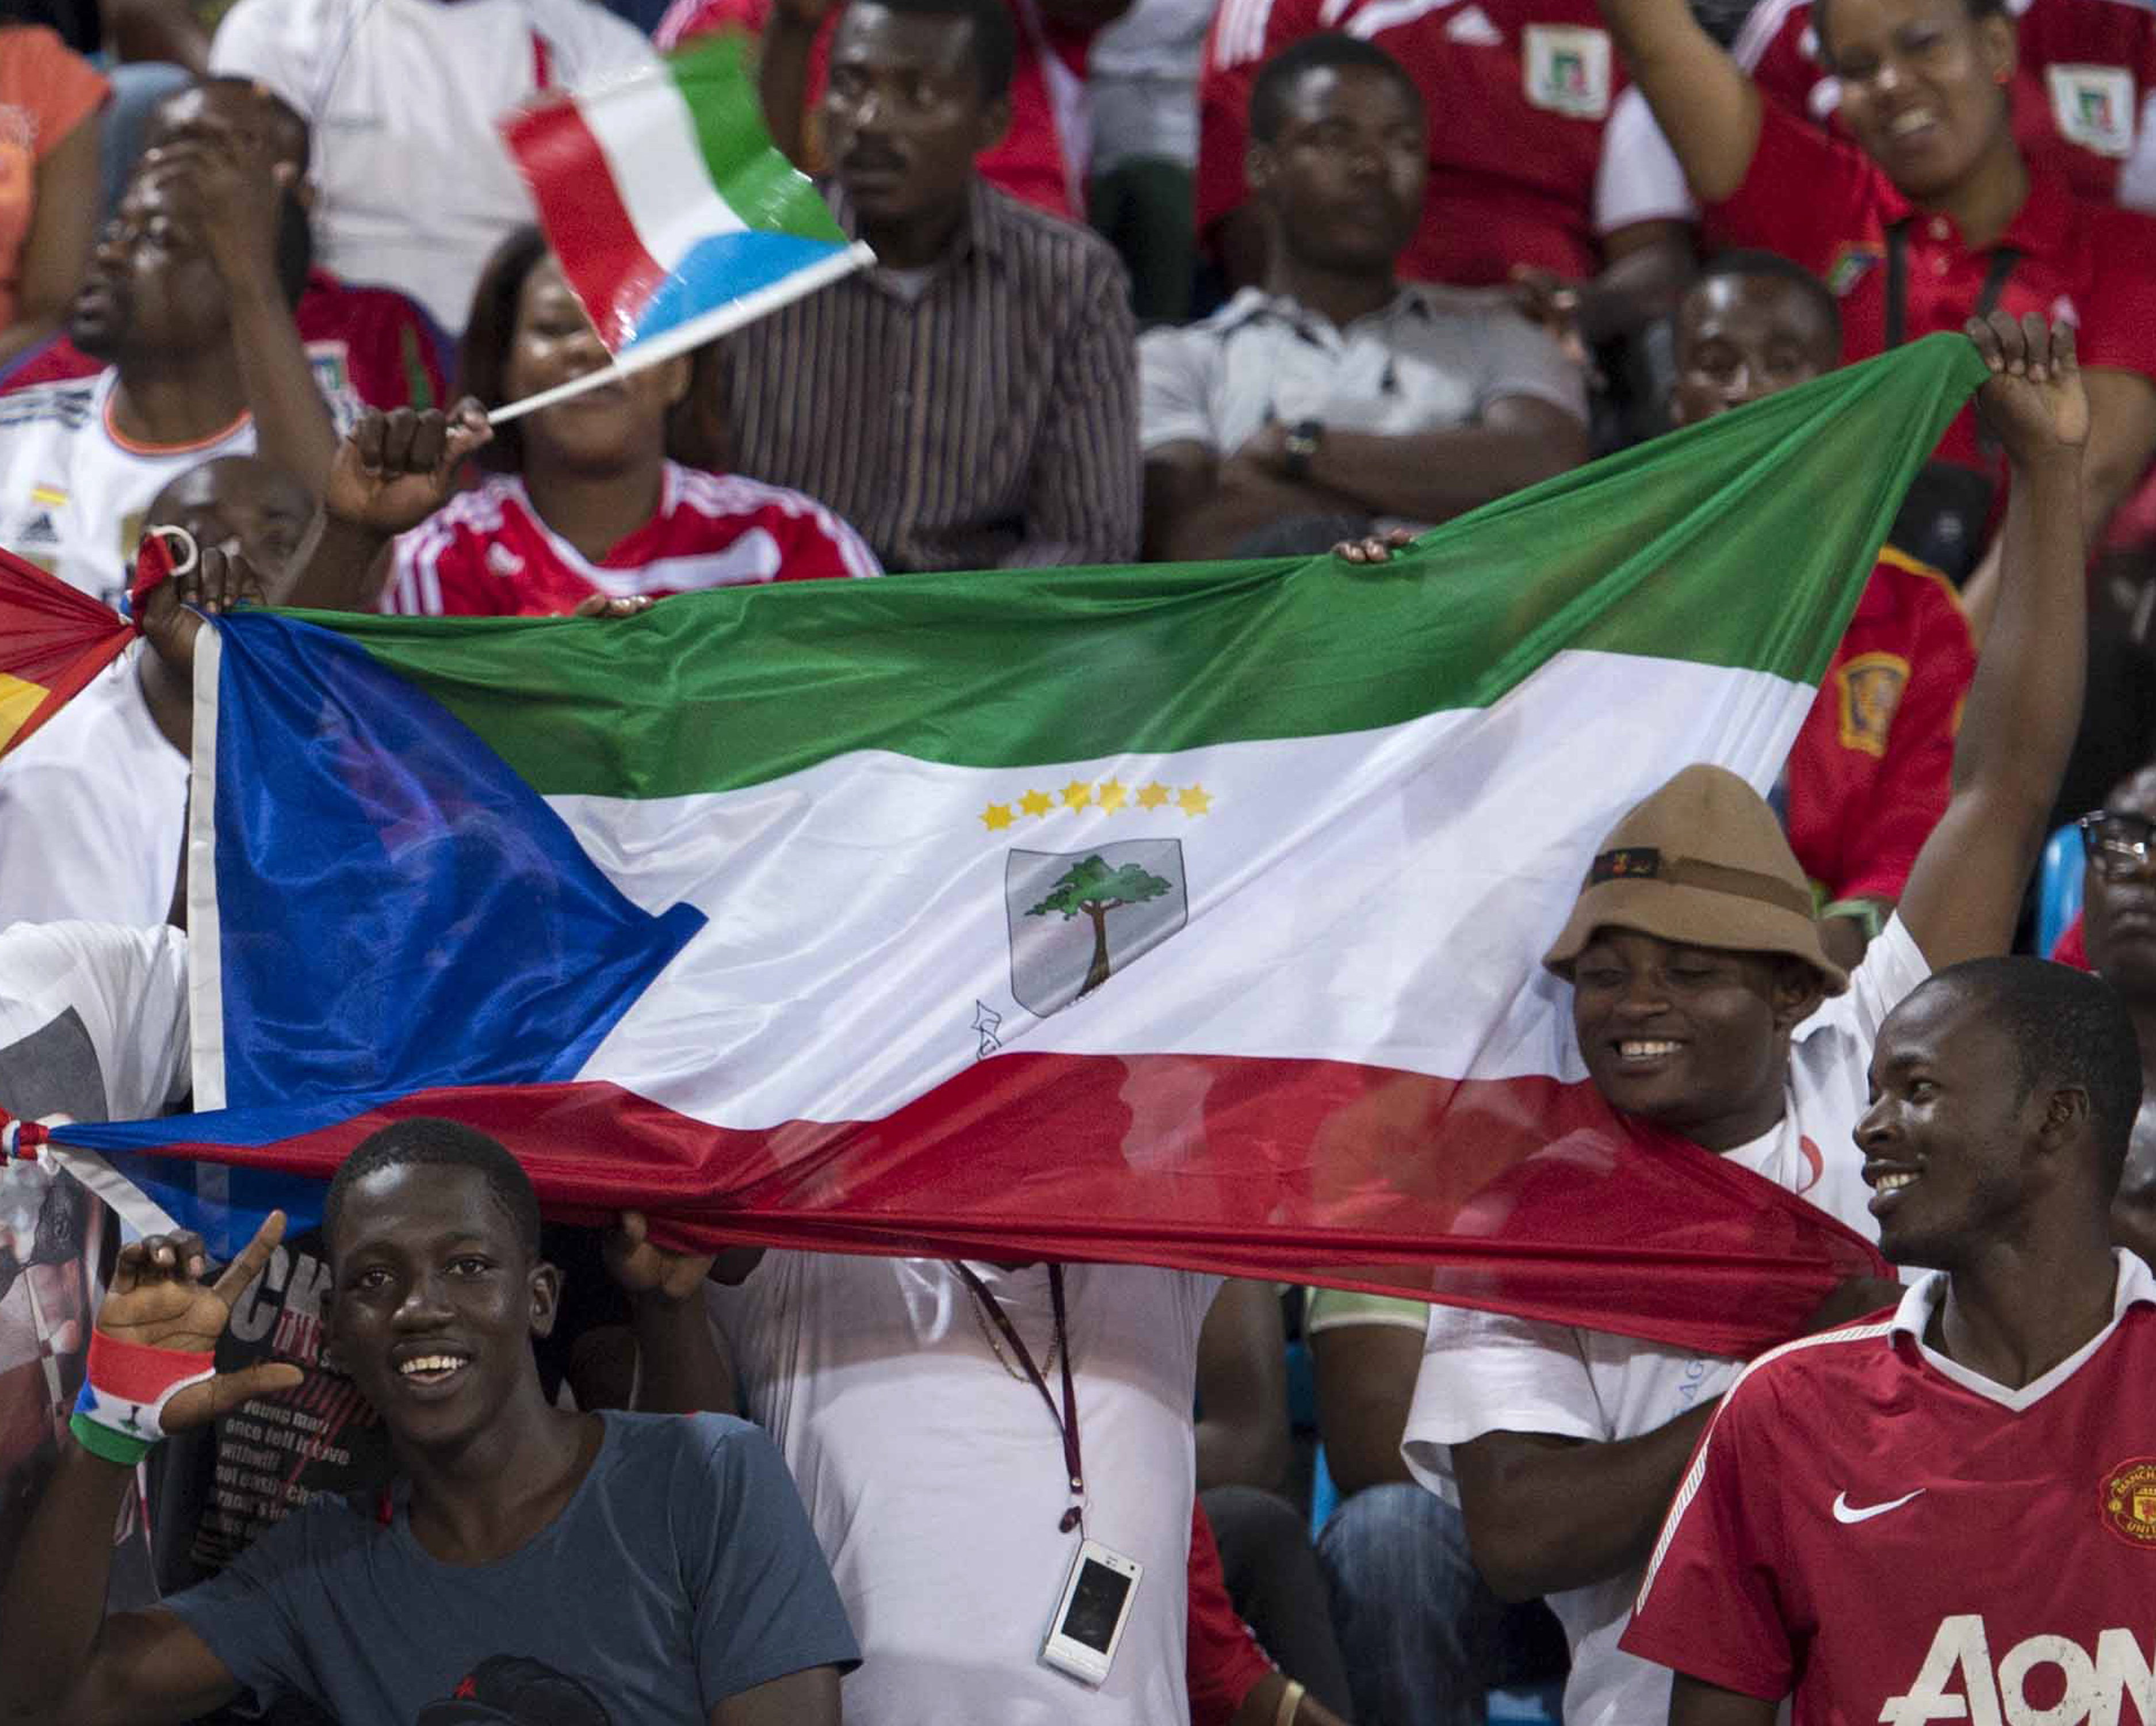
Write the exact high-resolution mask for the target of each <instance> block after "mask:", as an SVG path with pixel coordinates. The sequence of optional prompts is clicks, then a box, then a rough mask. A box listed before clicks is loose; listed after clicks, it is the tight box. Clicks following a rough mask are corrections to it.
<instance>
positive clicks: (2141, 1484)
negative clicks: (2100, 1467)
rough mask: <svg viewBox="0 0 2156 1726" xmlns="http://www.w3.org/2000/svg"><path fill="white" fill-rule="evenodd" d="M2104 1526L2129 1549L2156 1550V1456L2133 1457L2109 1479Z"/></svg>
mask: <svg viewBox="0 0 2156 1726" xmlns="http://www.w3.org/2000/svg"><path fill="white" fill-rule="evenodd" d="M2103 1520H2104V1526H2105V1527H2107V1528H2109V1529H2110V1530H2111V1531H2112V1533H2114V1534H2116V1535H2117V1536H2118V1538H2119V1539H2122V1540H2123V1541H2125V1542H2126V1543H2127V1544H2128V1545H2129V1546H2146V1547H2151V1548H2156V1456H2133V1457H2129V1458H2128V1460H2127V1461H2123V1462H2121V1463H2120V1464H2119V1465H2118V1466H2117V1467H2115V1468H2113V1469H2112V1470H2111V1472H2109V1473H2108V1474H2107V1476H2106V1477H2105V1478H2104V1483H2103Z"/></svg>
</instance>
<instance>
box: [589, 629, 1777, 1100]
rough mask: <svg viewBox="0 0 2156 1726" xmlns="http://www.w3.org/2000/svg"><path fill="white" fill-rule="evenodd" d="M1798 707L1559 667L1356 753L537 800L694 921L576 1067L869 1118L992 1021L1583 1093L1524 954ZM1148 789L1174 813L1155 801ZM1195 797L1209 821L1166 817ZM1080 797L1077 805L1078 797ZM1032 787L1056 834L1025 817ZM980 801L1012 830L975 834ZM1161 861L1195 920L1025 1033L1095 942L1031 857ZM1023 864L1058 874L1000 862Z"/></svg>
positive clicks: (1734, 687) (913, 769) (1663, 669)
mask: <svg viewBox="0 0 2156 1726" xmlns="http://www.w3.org/2000/svg"><path fill="white" fill-rule="evenodd" d="M1812 695H1813V692H1812V691H1811V690H1809V688H1807V687H1806V686H1803V685H1801V684H1794V683H1789V682H1787V681H1783V680H1781V679H1779V678H1775V677H1771V676H1764V675H1762V674H1759V673H1756V672H1745V671H1730V670H1720V669H1717V668H1714V667H1711V666H1706V665H1691V664H1685V663H1681V662H1675V661H1670V660H1643V659H1638V658H1633V657H1630V656H1626V655H1609V654H1596V653H1580V652H1573V653H1567V654H1563V655H1558V658H1557V659H1556V660H1553V661H1552V662H1551V664H1550V665H1548V666H1546V667H1545V668H1544V669H1543V670H1541V671H1539V672H1537V674H1536V675H1535V676H1533V677H1532V678H1530V679H1529V680H1527V682H1526V683H1524V684H1522V686H1520V687H1519V688H1518V689H1517V690H1515V691H1513V692H1512V694H1511V695H1510V696H1507V698H1506V699H1505V700H1504V701H1501V702H1499V703H1498V704H1497V705H1496V706H1493V707H1491V708H1488V709H1476V708H1469V709H1462V710H1458V711H1450V712H1443V713H1438V714H1434V715H1431V716H1430V717H1426V718H1424V719H1420V720H1418V721H1415V722H1412V723H1410V724H1406V725H1402V726H1398V727H1389V728H1387V729H1383V730H1378V731H1373V732H1361V733H1348V734H1342V735H1337V736H1331V737H1312V738H1304V739H1298V740H1294V741H1290V742H1250V743H1234V744H1224V745H1219V746H1216V747H1210V748H1205V749H1197V750H1190V751H1186V752H1183V753H1180V754H1176V755H1169V756H1143V757H1125V758H1120V759H1114V758H1111V759H1106V760H1099V761H1084V762H1070V763H1061V764H1059V765H1055V766H1043V767H1037V768H1015V769H1009V770H1005V769H994V770H982V769H975V768H953V767H946V766H942V765H939V764H937V763H928V762H922V761H919V760H916V759H914V758H910V757H905V756H898V755H892V754H888V753H868V752H864V753H858V754H853V755H848V756H842V757H839V758H836V759H834V760H831V761H828V762H824V763H819V765H817V766H816V767H814V768H807V769H804V770H803V772H801V773H795V774H792V775H789V776H788V777H787V778H783V779H780V780H777V781H774V782H773V783H768V784H764V785H758V786H754V787H751V788H748V789H744V790H742V791H737V792H731V793H725V794H714V795H709V796H687V797H674V798H664V799H644V800H629V799H612V798H593V797H557V798H550V799H548V802H549V804H551V806H552V808H553V809H555V810H556V812H557V814H560V815H562V818H563V819H565V820H566V821H567V823H568V824H569V825H570V828H571V830H572V831H573V832H574V833H575V834H576V835H577V839H578V840H580V841H581V842H582V843H583V845H584V847H585V849H586V851H587V853H588V855H590V856H591V857H592V858H593V860H594V861H595V862H597V863H598V866H600V868H601V869H603V871H605V872H606V873H607V874H608V876H609V877H610V878H612V879H613V881H615V882H616V883H617V884H618V885H619V886H620V887H621V888H622V890H623V891H624V892H625V893H627V894H628V895H629V896H630V897H631V898H632V899H634V901H635V902H637V903H638V904H639V905H641V906H643V907H644V908H645V909H646V910H649V911H654V912H656V911H660V910H662V909H664V908H665V907H667V906H670V905H672V904H675V903H677V902H684V901H685V902H690V903H693V904H695V905H696V906H698V907H701V909H702V910H703V911H704V912H706V915H707V916H708V917H710V918H711V922H710V923H709V924H708V925H707V926H706V928H705V929H704V930H703V931H702V932H701V933H700V934H699V935H698V936H697V937H696V938H695V939H693V940H692V941H691V942H690V943H689V945H688V946H687V947H686V948H684V949H683V950H682V952H681V953H680V954H679V955H678V956H677V957H676V958H675V960H674V962H673V963H672V964H671V965H670V966H669V967H668V968H667V969H666V970H665V972H664V973H661V974H660V977H659V978H658V979H656V980H655V981H654V984H652V985H651V987H650V988H649V990H647V991H646V993H645V994H644V996H643V998H642V999H639V1000H638V1001H637V1002H635V1003H634V1004H632V1005H631V1006H630V1008H629V1010H628V1012H627V1013H626V1014H625V1015H624V1016H623V1017H622V1019H621V1020H619V1022H618V1023H617V1024H616V1025H614V1027H613V1030H612V1031H611V1032H610V1033H609V1034H608V1036H607V1037H606V1038H605V1040H603V1042H602V1043H601V1044H600V1045H599V1046H598V1049H596V1050H593V1054H592V1056H591V1057H590V1058H589V1059H588V1061H586V1062H585V1064H584V1066H583V1069H582V1072H581V1076H583V1077H585V1078H588V1079H605V1080H611V1081H614V1082H616V1083H619V1084H620V1085H623V1086H626V1087H627V1088H628V1089H629V1090H631V1091H634V1092H637V1093H638V1094H639V1096H643V1097H648V1098H649V1099H651V1100H652V1101H654V1102H660V1103H664V1104H665V1105H666V1106H667V1107H671V1108H674V1109H675V1110H678V1111H679V1112H681V1113H684V1114H687V1115H690V1116H692V1117H696V1118H697V1119H700V1120H704V1121H708V1122H713V1123H714V1124H718V1125H724V1126H728V1127H735V1128H768V1127H772V1126H774V1125H777V1124H778V1123H779V1122H785V1121H789V1120H796V1119H808V1120H861V1119H871V1118H876V1117H881V1116H883V1115H885V1114H888V1113H889V1112H891V1111H892V1110H893V1109H895V1108H896V1107H899V1106H900V1105H901V1104H903V1103H905V1102H907V1101H909V1100H911V1098H912V1097H916V1096H918V1095H920V1094H921V1093H922V1092H925V1091H926V1090H927V1089H928V1088H929V1087H930V1086H932V1085H934V1084H936V1083H938V1082H940V1081H942V1080H944V1079H946V1078H948V1077H950V1076H952V1074H953V1073H955V1072H957V1071H960V1070H961V1069H962V1068H963V1067H965V1066H969V1065H971V1064H972V1062H973V1061H974V1060H975V1059H977V1058H978V1054H979V1052H980V1051H979V1044H980V1037H979V1034H978V1031H977V1030H975V1028H974V1024H973V1021H974V1019H975V1017H976V1014H977V1010H978V1004H985V1005H986V1006H987V1007H988V1008H989V1009H990V1010H992V1011H993V1012H994V1013H995V1014H996V1015H998V1033H997V1035H998V1043H999V1046H1000V1047H1001V1048H1003V1049H1006V1050H1032V1051H1040V1052H1052V1053H1061V1054H1092V1055H1123V1054H1131V1055H1175V1054H1188V1055H1238V1056H1260V1057H1273V1058H1279V1059H1309V1060H1327V1061H1353V1062H1361V1063H1374V1064H1377V1065H1380V1066H1391V1067H1397V1068H1401V1069H1404V1070H1406V1071H1415V1072H1422V1073H1427V1074H1430V1075H1432V1076H1437V1077H1441V1078H1454V1079H1469V1078H1475V1079H1501V1078H1518V1077H1527V1076H1553V1077H1557V1078H1560V1079H1567V1080H1577V1079H1579V1078H1581V1077H1584V1067H1583V1066H1581V1064H1580V1061H1579V1055H1578V1048H1577V1046H1576V1045H1575V1042H1574V1040H1573V1035H1572V1031H1571V1022H1570V1019H1569V1017H1568V1015H1567V1014H1566V1013H1565V1012H1564V1011H1563V1010H1562V1007H1563V991H1562V985H1561V984H1558V982H1557V981H1556V979H1553V978H1551V977H1549V976H1548V974H1547V973H1544V972H1543V971H1542V969H1541V968H1540V965H1539V960H1540V957H1541V953H1542V950H1543V944H1544V943H1546V942H1548V940H1549V938H1550V937H1552V936H1553V935H1554V934H1555V932H1557V929H1558V927H1559V926H1560V925H1561V924H1562V923H1563V919H1564V917H1565V913H1566V912H1567V910H1568V908H1569V907H1570V905H1571V903H1572V901H1573V896H1574V895H1575V894H1576V893H1577V892H1578V887H1579V881H1580V878H1581V876H1582V875H1583V873H1584V871H1585V869H1586V866H1587V860H1588V854H1589V850H1590V849H1591V847H1592V845H1593V843H1594V840H1595V839H1596V838H1597V837H1598V836H1599V835H1600V834H1602V833H1603V832H1604V831H1606V830H1608V828H1609V825H1610V824H1611V823H1613V822H1614V820H1615V819H1616V817H1617V816H1618V815H1619V814H1620V813H1622V811H1623V810H1624V809H1626V808H1627V807H1629V806H1630V804H1633V803H1635V802H1636V801H1637V800H1638V799H1640V798H1641V797H1644V796H1645V795H1646V794H1647V793H1648V792H1650V791H1651V790H1653V789H1655V786H1657V785H1659V784H1660V783H1661V782H1662V781H1663V780H1665V779H1666V778H1668V777H1669V776H1670V775H1671V773H1675V772H1676V770H1677V769H1678V768H1681V767H1682V766H1684V765H1686V763H1689V762H1691V761H1692V760H1694V759H1696V758H1699V757H1701V756H1702V755H1703V754H1706V753H1709V750H1708V744H1709V742H1710V740H1712V742H1713V743H1714V744H1715V746H1716V747H1714V748H1713V750H1712V753H1714V754H1715V756H1716V757H1717V758H1718V759H1720V760H1721V761H1722V763H1724V764H1725V765H1727V766H1728V767H1730V768H1732V769H1733V770H1734V771H1736V772H1738V773H1741V774H1743V776H1744V777H1745V778H1748V779H1749V780H1750V781H1751V782H1752V783H1753V784H1754V785H1760V786H1763V785H1765V784H1767V783H1770V782H1771V781H1772V780H1773V778H1774V775H1775V773H1776V772H1777V771H1778V770H1779V767H1780V764H1781V763H1782V760H1783V758H1784V757H1785V756H1786V755H1787V753H1788V752H1789V743H1790V741H1791V739H1792V738H1793V737H1794V735H1795V732H1796V729H1797V727H1798V725H1799V722H1801V721H1802V719H1803V717H1804V711H1805V710H1806V708H1807V707H1808V706H1809V705H1810V702H1811V700H1812ZM1107 782H1113V783H1116V784H1117V785H1118V786H1119V787H1120V788H1121V794H1120V795H1121V799H1122V807H1121V808H1119V809H1117V810H1116V811H1115V812H1114V813H1112V814H1109V813H1105V812H1103V811H1102V810H1101V808H1100V807H1099V804H1098V791H1099V788H1100V787H1101V785H1102V784H1103V783H1107ZM1152 784H1158V785H1161V786H1163V787H1166V788H1168V789H1170V790H1171V791H1172V792H1173V793H1175V794H1177V795H1176V796H1175V797H1173V798H1169V799H1161V800H1159V801H1158V806H1157V807H1155V808H1153V809H1140V808H1139V807H1138V806H1137V798H1138V794H1139V793H1140V792H1141V790H1142V789H1143V788H1145V787H1147V786H1148V785H1152ZM1193 787H1195V788H1202V789H1203V790H1204V793H1205V795H1206V799H1207V804H1206V807H1205V809H1204V813H1203V814H1195V813H1189V812H1186V810H1185V809H1183V807H1182V805H1181V803H1180V794H1181V793H1182V792H1183V791H1185V790H1186V789H1190V788H1193ZM1066 788H1067V789H1069V790H1070V793H1071V795H1072V796H1073V798H1075V797H1076V796H1077V794H1079V793H1080V792H1081V791H1085V792H1087V793H1088V794H1089V795H1090V797H1091V802H1090V806H1086V807H1081V808H1075V809H1074V808H1068V807H1065V806H1064V796H1065V790H1066ZM1028 792H1036V793H1039V794H1042V795H1044V796H1045V797H1046V798H1048V799H1051V800H1052V801H1053V802H1054V803H1055V805H1056V807H1055V812H1054V813H1051V814H1047V815H1045V816H1037V817H1029V818H1020V817H1019V816H1018V814H1016V811H1017V809H1018V806H1019V801H1020V799H1022V798H1023V797H1024V795H1025V794H1027V793H1028ZM992 808H995V809H1001V810H1006V811H1009V812H1011V814H1012V816H1013V819H1011V822H1010V824H1009V825H1007V826H999V827H997V828H995V829H993V830H991V829H990V828H989V827H988V824H987V823H986V822H984V820H983V814H984V812H986V811H988V810H989V809H992ZM782 835H783V838H782ZM1160 840H1174V841H1176V842H1177V843H1178V846H1179V849H1178V850H1175V851H1174V852H1173V858H1172V860H1161V859H1158V858H1156V859H1155V860H1154V861H1152V862H1150V863H1146V864H1144V865H1143V866H1145V867H1147V868H1148V869H1163V868H1164V869H1168V871H1170V872H1172V873H1174V874H1178V875H1179V876H1181V877H1182V881H1181V886H1182V890H1183V893H1184V895H1185V896H1186V897H1187V906H1188V909H1187V914H1186V921H1185V922H1184V925H1183V927H1182V928H1181V930H1180V931H1179V932H1176V933H1174V934H1173V935H1170V936H1168V937H1166V938H1164V939H1162V940H1160V941H1158V944H1148V943H1144V942H1141V943H1138V948H1137V950H1136V951H1132V949H1131V948H1129V946H1128V945H1127V944H1126V946H1125V948H1124V949H1123V950H1122V952H1120V953H1117V952H1115V951H1114V949H1113V946H1112V941H1111V957H1113V958H1115V959H1116V960H1117V961H1118V963H1117V964H1116V973H1117V981H1116V984H1114V985H1112V986H1111V987H1109V988H1106V989H1102V990H1101V992H1100V993H1099V994H1097V995H1094V996H1091V997H1090V998H1085V999H1077V1000H1075V1001H1068V996H1069V994H1070V989H1065V990H1064V991H1063V999H1065V1000H1066V1001H1068V1004H1062V1005H1061V1006H1060V1010H1057V1004H1056V1003H1055V1001H1053V1000H1052V999H1051V1000H1050V1004H1049V1016H1037V1015H1036V1014H1035V1013H1034V1010H1032V1009H1031V1007H1029V1004H1027V1002H1028V999H1032V1000H1034V1001H1036V1002H1037V1001H1039V1000H1041V999H1043V993H1042V990H1041V989H1040V988H1039V978H1041V977H1042V976H1044V975H1052V976H1060V977H1062V978H1063V980H1064V981H1065V983H1067V984H1070V988H1075V984H1076V982H1077V981H1078V980H1080V979H1082V978H1083V976H1084V975H1085V973H1086V963H1087V958H1086V948H1087V943H1088V941H1089V940H1090V937H1087V936H1086V929H1087V924H1086V918H1085V917H1077V918H1075V919H1074V920H1064V921H1062V922H1059V921H1058V919H1057V918H1056V917H1055V915H1054V914H1053V913H1050V914H1049V915H1047V916H1045V917H1029V914H1028V913H1029V908H1030V904H1029V902H1030V900H1032V899H1034V898H1037V897H1038V896H1039V891H1041V890H1042V888H1043V883H1042V881H1041V878H1040V876H1039V871H1040V869H1041V868H1043V867H1045V868H1046V869H1047V871H1048V873H1049V874H1050V875H1053V874H1054V873H1055V871H1056V870H1059V869H1061V868H1063V867H1065V866H1068V865H1069V864H1072V863H1075V862H1077V861H1080V860H1082V859H1084V858H1086V856H1088V855H1091V852H1092V851H1093V850H1096V849H1098V848H1101V847H1106V846H1111V845H1116V844H1117V843H1119V842H1124V841H1147V842H1150V843H1156V844H1157V843H1158V841H1160ZM1014 850H1027V851H1032V852H1035V853H1045V854H1051V855H1054V856H1055V858H1057V859H1058V860H1056V861H1055V862H1054V863H1052V864H1050V863H1048V862H1047V861H1046V860H1045V858H1044V859H1043V860H1041V862H1040V863H1039V864H1036V865H1031V866H1028V865H1025V864H1024V860H1019V867H1018V869H1017V870H1016V871H1014V870H1013V867H1012V862H1013V860H1012V858H1011V853H1012V852H1013V851H1014ZM1103 855H1105V856H1106V860H1107V862H1108V865H1109V866H1110V867H1111V868H1113V867H1117V866H1120V864H1121V863H1122V862H1123V861H1127V860H1137V854H1136V853H1126V854H1125V855H1123V856H1122V857H1118V856H1117V855H1116V854H1114V853H1113V852H1104V853H1103ZM1027 871H1030V873H1028V872H1027ZM1014 876H1015V877H1016V878H1017V880H1018V882H1019V885H1018V886H1016V887H1014V886H1013V885H1012V882H1013V879H1014ZM1029 881H1030V882H1031V883H1032V885H1031V886H1028V885H1027V883H1028V882H1029ZM1021 888H1023V889H1024V892H1025V895H1026V897H1027V898H1028V900H1029V902H1025V903H1021V902H1019V901H1018V899H1017V898H1016V897H1014V894H1015V893H1017V892H1018V891H1019V890H1020V889H1021ZM1113 915H1114V917H1115V919H1116V922H1115V926H1114V927H1113V928H1112V930H1111V936H1113V937H1122V938H1123V940H1124V941H1125V943H1128V940H1129V937H1130V934H1131V932H1132V930H1133V929H1136V928H1138V927H1142V926H1144V925H1145V921H1146V917H1147V913H1146V912H1144V911H1142V910H1141V909H1137V908H1135V907H1134V908H1132V909H1131V910H1128V911H1122V912H1116V913H1114V914H1113ZM1074 933H1075V934H1076V935H1078V936H1079V937H1082V938H1081V940H1080V942H1079V944H1078V946H1077V947H1076V948H1075V949H1074V948H1072V946H1071V937H1072V936H1073V935H1074ZM1073 966H1075V970H1074V969H1073V968H1072V967H1073ZM1021 972H1024V973H1029V980H1027V981H1025V982H1024V984H1021V981H1020V977H1019V973H1021ZM774 1002H783V1003H786V1006H785V1007H784V1008H783V1009H778V1008H774V1006H773V1003H774Z"/></svg>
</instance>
